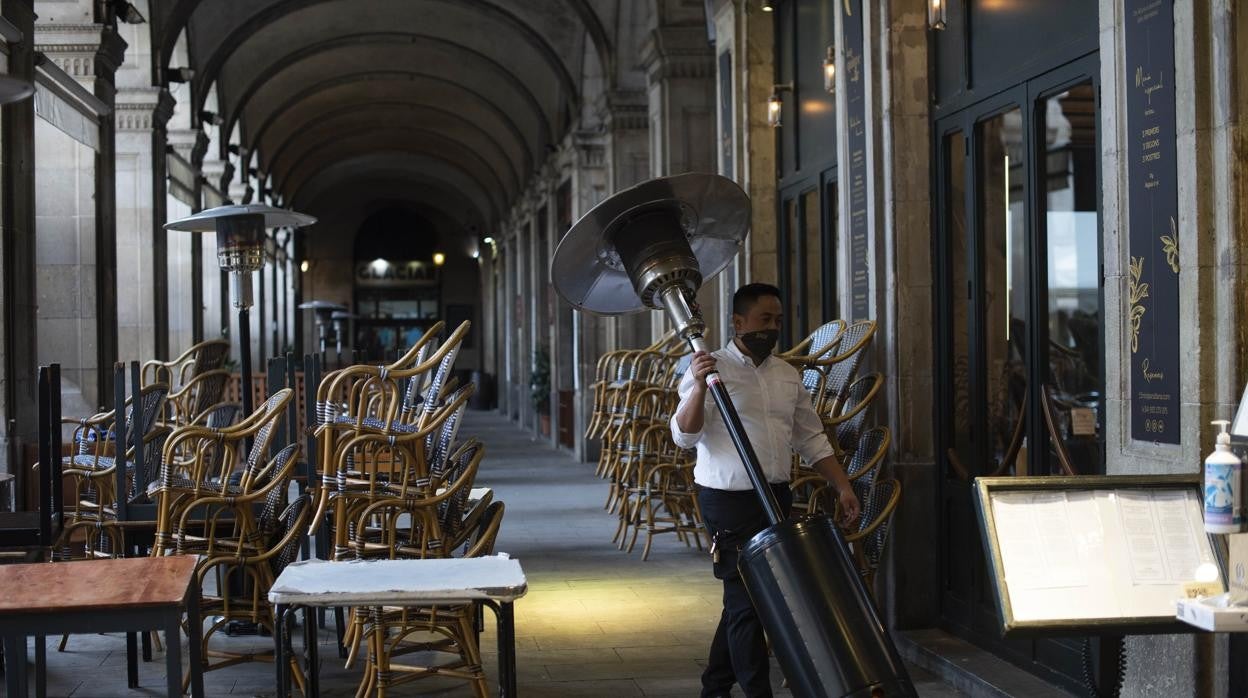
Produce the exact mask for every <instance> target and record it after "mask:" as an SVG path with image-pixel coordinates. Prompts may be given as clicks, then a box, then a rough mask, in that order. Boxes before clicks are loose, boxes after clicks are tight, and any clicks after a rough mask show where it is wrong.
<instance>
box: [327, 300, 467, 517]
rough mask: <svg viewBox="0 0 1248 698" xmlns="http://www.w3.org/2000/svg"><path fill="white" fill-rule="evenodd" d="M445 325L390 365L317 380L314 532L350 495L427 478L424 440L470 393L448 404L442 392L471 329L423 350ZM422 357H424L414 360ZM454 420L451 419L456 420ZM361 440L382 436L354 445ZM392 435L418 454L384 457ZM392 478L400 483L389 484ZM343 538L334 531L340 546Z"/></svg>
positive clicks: (344, 371)
mask: <svg viewBox="0 0 1248 698" xmlns="http://www.w3.org/2000/svg"><path fill="white" fill-rule="evenodd" d="M442 326H443V325H442V323H438V325H436V326H435V327H434V328H432V329H431V330H430V331H429V332H426V333H425V335H424V336H423V337H422V338H421V340H420V341H418V342H417V343H416V345H414V346H413V347H412V349H411V350H409V351H408V352H407V354H405V356H404V357H403V358H401V359H400V360H399V361H398V362H395V363H394V364H391V365H388V366H364V365H356V366H349V367H347V368H344V369H341V370H339V371H334V372H332V373H330V374H328V375H326V376H325V378H324V379H323V380H322V381H321V385H320V387H319V389H318V395H317V412H318V420H319V421H320V424H319V425H317V427H316V431H315V435H316V440H317V449H318V451H319V457H318V463H319V466H320V468H321V486H320V488H319V489H320V491H319V492H318V497H317V508H316V513H315V515H314V516H313V520H312V526H313V528H314V529H315V528H316V527H318V525H319V524H320V522H321V520H322V518H323V517H324V515H325V514H326V513H327V512H329V510H330V509H333V510H334V512H335V513H334V517H335V520H339V518H340V516H339V515H340V514H342V513H343V512H341V511H339V510H338V507H339V506H340V505H341V506H342V507H348V508H349V507H350V506H353V504H352V503H349V502H347V501H345V500H343V501H338V500H339V499H341V498H344V497H350V496H351V495H352V494H353V493H354V492H358V491H363V492H365V493H369V492H371V491H373V490H374V489H375V488H376V487H378V486H382V487H386V486H390V485H391V484H393V485H394V486H395V487H397V488H400V489H402V488H403V487H404V486H406V484H408V483H407V482H406V481H405V478H409V477H412V478H415V477H427V471H428V463H427V459H426V457H427V456H428V455H429V454H428V452H427V451H426V446H429V447H432V446H433V445H434V442H433V441H432V440H429V439H430V437H431V435H434V434H437V433H438V432H439V430H440V429H441V428H442V427H443V426H445V423H446V421H447V420H448V419H449V418H450V416H451V415H452V414H454V413H458V414H462V412H463V409H464V407H465V406H466V404H467V399H468V395H470V393H471V388H467V387H466V388H467V389H463V390H461V391H458V392H456V393H455V398H454V400H449V396H448V395H447V394H446V392H445V391H446V388H447V381H448V379H449V377H450V372H451V369H452V368H453V365H454V361H455V358H456V356H457V355H458V352H459V349H460V346H461V345H462V343H463V339H464V337H465V336H466V335H467V332H468V328H469V325H468V323H466V322H465V323H464V324H462V325H460V327H459V328H457V329H456V330H455V332H453V333H452V334H451V336H450V337H448V338H447V339H446V341H445V342H443V343H442V344H441V346H439V347H438V348H437V350H436V351H431V352H430V351H427V350H426V347H427V346H430V345H431V344H432V343H433V342H434V341H435V337H436V333H437V332H439V331H440V330H441V328H442ZM421 356H424V357H425V358H424V359H423V360H421V361H417V357H421ZM448 408H449V409H448ZM458 419H459V417H458V416H456V418H455V423H458ZM361 436H369V437H374V436H375V437H381V438H380V439H363V440H357V439H358V437H361ZM390 437H396V438H397V437H411V438H405V439H404V444H405V447H406V448H409V449H415V451H414V452H413V456H412V457H411V458H404V457H401V456H400V455H398V454H396V455H395V458H396V459H397V460H394V461H389V460H386V457H382V455H381V451H384V450H385V446H386V442H387V440H388V439H389V438H390ZM432 438H434V439H436V437H432ZM379 449H381V451H379ZM370 468H372V469H373V470H372V472H370V471H369V469H370ZM378 468H380V471H378V470H377V469H378ZM392 478H397V479H395V480H393V482H392ZM313 532H315V530H314V531H313ZM343 534H344V532H341V531H335V532H334V536H335V538H336V539H338V540H339V541H341V538H340V536H341V535H343Z"/></svg>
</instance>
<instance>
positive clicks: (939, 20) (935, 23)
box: [927, 0, 949, 31]
mask: <svg viewBox="0 0 1248 698" xmlns="http://www.w3.org/2000/svg"><path fill="white" fill-rule="evenodd" d="M948 8H949V0H927V26H929V27H931V28H932V30H933V31H943V30H944V28H945V26H946V23H947V22H948V21H949V10H948Z"/></svg>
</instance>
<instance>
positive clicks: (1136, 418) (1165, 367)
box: [1124, 0, 1181, 444]
mask: <svg viewBox="0 0 1248 698" xmlns="http://www.w3.org/2000/svg"><path fill="white" fill-rule="evenodd" d="M1124 3H1125V9H1126V18H1127V21H1126V31H1125V34H1126V42H1125V43H1126V51H1125V57H1126V71H1127V74H1126V76H1125V78H1126V93H1127V163H1128V164H1127V196H1128V205H1127V225H1128V230H1129V234H1128V251H1129V254H1130V265H1129V267H1128V273H1129V276H1128V278H1127V302H1126V303H1125V304H1124V306H1125V313H1126V319H1127V322H1126V330H1127V332H1128V333H1129V339H1130V346H1131V374H1130V375H1131V378H1130V380H1131V437H1132V438H1134V439H1138V440H1141V441H1153V442H1158V443H1170V444H1177V443H1179V371H1180V370H1181V366H1180V364H1179V234H1180V232H1179V228H1178V182H1177V180H1178V169H1177V165H1176V148H1175V135H1176V130H1175V103H1174V4H1173V0H1124Z"/></svg>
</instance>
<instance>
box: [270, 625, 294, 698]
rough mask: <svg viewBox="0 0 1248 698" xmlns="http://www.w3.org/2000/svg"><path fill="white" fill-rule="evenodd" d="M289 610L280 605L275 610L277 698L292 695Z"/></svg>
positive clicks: (274, 638)
mask: <svg viewBox="0 0 1248 698" xmlns="http://www.w3.org/2000/svg"><path fill="white" fill-rule="evenodd" d="M287 608H288V607H287V606H285V605H283V604H280V603H279V604H277V605H276V606H275V607H274V609H273V668H274V670H275V671H276V672H277V698H287V696H289V695H290V687H289V686H288V680H289V678H290V671H289V664H288V660H287V658H286V609H287Z"/></svg>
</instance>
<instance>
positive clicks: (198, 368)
mask: <svg viewBox="0 0 1248 698" xmlns="http://www.w3.org/2000/svg"><path fill="white" fill-rule="evenodd" d="M229 355H230V343H229V342H228V341H226V340H224V339H209V340H207V341H203V342H200V343H198V344H196V345H194V346H192V347H191V348H190V349H187V350H186V351H185V352H183V353H182V354H181V355H180V356H178V358H176V359H173V360H172V361H160V360H158V359H153V360H151V361H146V362H144V363H143V373H142V377H143V384H144V385H147V384H149V383H165V384H167V385H168V386H169V387H170V389H171V390H175V391H176V390H180V389H182V388H183V387H184V386H185V385H186V384H187V383H189V382H190V381H191V379H193V378H195V377H196V376H199V375H203V374H205V373H208V372H209V371H215V370H217V369H220V368H224V367H225V360H226V359H227V358H229ZM218 399H220V397H218Z"/></svg>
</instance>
